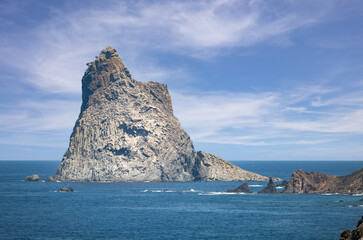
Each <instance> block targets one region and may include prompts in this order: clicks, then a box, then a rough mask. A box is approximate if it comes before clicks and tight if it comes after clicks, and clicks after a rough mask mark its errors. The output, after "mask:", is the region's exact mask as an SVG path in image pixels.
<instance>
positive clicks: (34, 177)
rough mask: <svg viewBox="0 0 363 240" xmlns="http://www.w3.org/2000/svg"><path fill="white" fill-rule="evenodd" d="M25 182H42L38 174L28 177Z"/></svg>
mask: <svg viewBox="0 0 363 240" xmlns="http://www.w3.org/2000/svg"><path fill="white" fill-rule="evenodd" d="M24 180H25V181H28V182H33V181H34V182H35V181H40V177H39V175H38V174H33V175H31V176H26V177H25V179H24Z"/></svg>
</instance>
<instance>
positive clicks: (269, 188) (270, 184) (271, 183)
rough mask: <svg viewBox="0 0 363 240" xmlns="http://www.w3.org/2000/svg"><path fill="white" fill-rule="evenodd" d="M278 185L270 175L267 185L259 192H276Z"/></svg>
mask: <svg viewBox="0 0 363 240" xmlns="http://www.w3.org/2000/svg"><path fill="white" fill-rule="evenodd" d="M276 192H277V191H276V186H275V183H274V181H273V180H272V177H270V179H269V182H268V184H267V187H266V188H264V189H262V190H261V191H259V192H258V193H276Z"/></svg>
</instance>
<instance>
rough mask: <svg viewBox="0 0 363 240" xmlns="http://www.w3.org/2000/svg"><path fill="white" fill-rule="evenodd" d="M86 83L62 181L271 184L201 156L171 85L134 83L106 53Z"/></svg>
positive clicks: (113, 55) (92, 65)
mask: <svg viewBox="0 0 363 240" xmlns="http://www.w3.org/2000/svg"><path fill="white" fill-rule="evenodd" d="M87 65H88V68H87V70H86V72H85V74H84V76H83V78H82V106H81V112H80V115H79V117H78V119H77V121H76V124H75V126H74V128H73V132H72V134H71V137H70V143H69V147H68V150H67V151H66V153H65V154H64V156H63V159H62V162H61V164H60V165H59V167H58V170H57V172H56V175H55V179H56V180H59V181H195V180H201V181H248V180H255V181H267V180H268V178H266V177H263V176H261V175H258V174H255V173H251V172H248V171H245V170H242V169H240V168H238V167H236V166H234V165H232V164H230V163H228V162H226V161H224V160H222V159H220V158H218V157H216V156H214V155H211V154H205V153H198V154H197V153H196V151H195V150H194V146H193V142H192V140H191V139H190V137H189V135H188V134H187V133H186V132H185V131H184V129H183V128H182V127H181V125H180V123H179V121H178V119H177V118H176V117H175V116H174V114H173V106H172V102H171V98H170V95H169V92H168V89H167V86H166V85H164V84H160V83H157V82H148V83H143V82H139V81H136V80H135V79H133V78H132V76H131V74H130V72H129V70H128V69H127V68H126V67H125V65H124V64H123V62H122V61H121V59H120V57H119V56H118V54H117V52H116V50H115V49H114V48H113V47H107V48H106V49H104V50H103V51H102V52H101V53H100V55H99V56H98V57H96V59H95V61H93V62H91V63H88V64H87Z"/></svg>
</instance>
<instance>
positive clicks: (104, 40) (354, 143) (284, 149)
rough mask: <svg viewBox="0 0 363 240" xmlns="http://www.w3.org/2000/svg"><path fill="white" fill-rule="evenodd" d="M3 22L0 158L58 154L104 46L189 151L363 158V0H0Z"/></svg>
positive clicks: (244, 156)
mask: <svg viewBox="0 0 363 240" xmlns="http://www.w3.org/2000/svg"><path fill="white" fill-rule="evenodd" d="M0 34H1V38H0V41H1V44H0V54H1V55H0V56H1V57H0V61H1V62H0V81H1V82H0V84H1V88H0V100H1V103H0V151H1V156H0V159H2V160H61V158H62V156H63V154H64V152H65V151H66V149H67V147H68V141H69V136H70V133H71V131H72V128H73V125H74V123H75V120H76V118H77V116H78V114H79V110H80V106H81V78H82V75H83V73H84V71H85V69H86V63H87V62H91V61H93V60H94V57H95V56H96V55H98V54H99V52H100V51H101V50H102V49H103V48H105V47H106V46H108V45H111V46H114V47H115V48H116V49H117V51H118V52H119V55H120V56H121V58H122V60H123V62H124V63H125V65H126V66H127V67H128V68H129V70H130V72H131V73H132V75H133V77H134V78H135V79H137V80H139V81H143V82H147V81H158V82H163V83H167V84H168V87H169V91H170V93H171V97H172V101H173V105H174V112H175V115H176V116H177V117H178V118H179V120H180V122H181V124H182V126H183V127H184V128H185V130H186V131H187V132H188V133H189V134H190V135H191V138H192V140H193V142H194V144H195V147H196V148H197V149H198V150H203V151H205V152H211V153H214V154H216V155H218V156H220V157H222V158H224V159H226V160H363V45H362V42H363V2H362V1H334V0H329V1H309V0H307V1H293V0H290V1H259V0H251V1H244V0H239V1H227V0H225V1H224V0H216V1H110V0H106V1H102V2H101V1H89V0H81V1H70V0H69V1H48V0H47V1H46V0H37V1H16V0H15V1H14V0H9V1H6V0H2V1H1V2H0Z"/></svg>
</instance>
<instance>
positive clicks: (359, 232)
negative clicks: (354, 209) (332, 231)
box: [339, 216, 363, 240]
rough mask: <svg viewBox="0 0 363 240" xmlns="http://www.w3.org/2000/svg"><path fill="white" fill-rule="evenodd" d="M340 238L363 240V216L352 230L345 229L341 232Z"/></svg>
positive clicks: (343, 239)
mask: <svg viewBox="0 0 363 240" xmlns="http://www.w3.org/2000/svg"><path fill="white" fill-rule="evenodd" d="M339 239H340V240H363V216H362V218H361V219H360V220H359V221H358V224H357V227H356V228H355V229H354V230H353V231H352V232H350V231H349V230H345V231H343V232H342V233H341V234H340V238H339Z"/></svg>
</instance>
